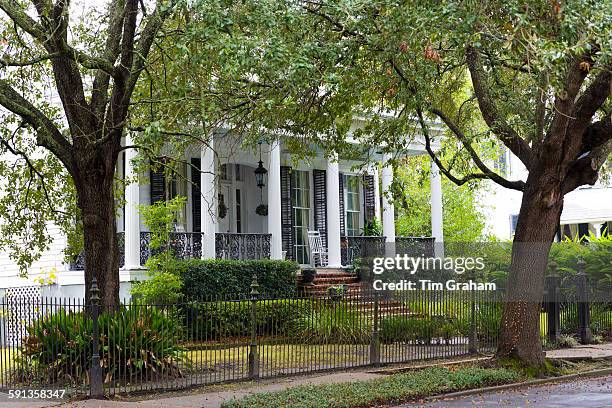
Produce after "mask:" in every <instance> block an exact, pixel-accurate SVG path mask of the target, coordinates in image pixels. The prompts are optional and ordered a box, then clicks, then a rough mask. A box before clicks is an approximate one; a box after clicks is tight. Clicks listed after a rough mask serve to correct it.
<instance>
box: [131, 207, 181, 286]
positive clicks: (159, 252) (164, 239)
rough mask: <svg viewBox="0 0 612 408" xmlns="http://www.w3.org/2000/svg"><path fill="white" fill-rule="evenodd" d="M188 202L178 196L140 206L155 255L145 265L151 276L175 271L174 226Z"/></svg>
mask: <svg viewBox="0 0 612 408" xmlns="http://www.w3.org/2000/svg"><path fill="white" fill-rule="evenodd" d="M186 201H187V198H186V197H182V196H177V197H175V198H173V199H172V200H169V201H158V202H156V203H154V204H153V205H141V206H139V211H140V214H141V215H142V217H143V220H144V224H145V225H146V226H147V227H148V228H149V231H150V233H151V240H150V242H149V247H150V248H151V253H152V254H153V255H152V256H151V257H149V259H147V262H146V263H145V267H146V268H147V269H148V270H149V274H150V275H155V274H156V273H158V272H171V271H172V270H173V267H174V265H175V263H174V255H173V254H172V248H171V245H170V235H171V234H172V233H173V232H174V231H175V228H174V226H175V225H176V222H177V221H178V217H179V216H180V214H181V210H182V209H183V208H184V206H185V202H186Z"/></svg>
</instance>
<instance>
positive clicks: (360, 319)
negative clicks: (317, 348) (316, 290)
mask: <svg viewBox="0 0 612 408" xmlns="http://www.w3.org/2000/svg"><path fill="white" fill-rule="evenodd" d="M296 337H297V338H298V339H301V340H302V341H305V342H307V343H314V344H325V343H344V344H365V343H368V342H369V341H370V337H371V323H370V319H369V318H368V317H367V316H366V315H365V314H364V313H360V312H359V311H357V310H354V309H353V308H351V306H350V305H349V304H344V303H339V304H335V305H321V306H320V307H318V308H313V309H311V310H310V312H309V313H308V314H306V315H303V316H300V318H299V319H298V321H297V329H296Z"/></svg>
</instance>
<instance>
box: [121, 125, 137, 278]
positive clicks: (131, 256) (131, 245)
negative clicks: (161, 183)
mask: <svg viewBox="0 0 612 408" xmlns="http://www.w3.org/2000/svg"><path fill="white" fill-rule="evenodd" d="M132 144H133V140H132V137H131V135H130V133H129V132H128V133H127V135H126V137H125V145H126V146H130V145H132ZM135 157H136V149H126V150H125V178H126V179H127V180H129V181H130V183H129V184H127V185H126V186H125V244H124V245H125V265H124V269H126V270H130V269H140V267H141V266H140V214H139V213H138V205H139V204H140V194H139V192H140V186H139V184H138V177H137V174H136V172H135V171H134V165H133V164H132V159H134V158H135Z"/></svg>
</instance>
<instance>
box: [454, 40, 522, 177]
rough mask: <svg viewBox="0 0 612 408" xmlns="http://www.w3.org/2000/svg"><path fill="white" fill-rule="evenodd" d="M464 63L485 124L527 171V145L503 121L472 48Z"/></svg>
mask: <svg viewBox="0 0 612 408" xmlns="http://www.w3.org/2000/svg"><path fill="white" fill-rule="evenodd" d="M466 61H467V65H468V68H469V71H470V75H471V78H472V84H473V86H474V93H475V94H476V98H477V99H478V106H479V107H480V112H481V113H482V117H483V118H484V120H485V122H486V123H487V125H488V126H489V128H490V129H491V131H492V132H493V133H495V134H496V135H497V136H498V137H499V139H500V140H501V141H502V143H504V144H505V145H506V146H507V147H508V149H510V151H511V152H512V153H514V155H515V156H516V157H518V158H519V159H520V160H521V162H523V164H524V165H525V167H526V168H527V169H528V170H529V169H530V168H531V166H532V161H533V158H532V150H531V147H530V146H529V144H528V143H527V142H526V141H525V140H524V139H523V138H521V137H520V136H519V135H518V134H517V133H516V131H515V130H514V129H512V127H510V125H509V124H508V123H507V122H506V121H505V120H504V118H503V117H502V115H501V114H500V113H499V110H498V109H497V106H496V105H495V103H494V101H493V98H492V97H491V95H490V94H489V89H488V84H487V80H486V74H485V72H484V68H483V65H482V60H481V58H480V54H479V53H478V50H476V49H475V48H474V47H472V46H468V47H467V49H466Z"/></svg>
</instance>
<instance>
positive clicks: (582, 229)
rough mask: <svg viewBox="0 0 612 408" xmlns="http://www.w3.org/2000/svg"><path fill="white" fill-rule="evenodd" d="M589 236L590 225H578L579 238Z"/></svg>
mask: <svg viewBox="0 0 612 408" xmlns="http://www.w3.org/2000/svg"><path fill="white" fill-rule="evenodd" d="M588 236H589V224H578V238H583V237H587V238H588Z"/></svg>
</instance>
